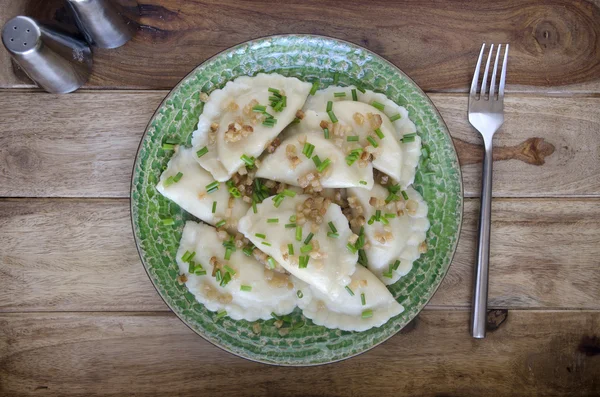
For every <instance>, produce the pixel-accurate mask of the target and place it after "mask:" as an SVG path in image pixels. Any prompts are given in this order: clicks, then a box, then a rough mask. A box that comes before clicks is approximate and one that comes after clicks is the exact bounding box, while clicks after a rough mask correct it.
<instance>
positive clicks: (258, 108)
mask: <svg viewBox="0 0 600 397" xmlns="http://www.w3.org/2000/svg"><path fill="white" fill-rule="evenodd" d="M266 110H267V107H266V106H263V105H254V107H252V111H253V112H256V113H262V112H264V111H266Z"/></svg>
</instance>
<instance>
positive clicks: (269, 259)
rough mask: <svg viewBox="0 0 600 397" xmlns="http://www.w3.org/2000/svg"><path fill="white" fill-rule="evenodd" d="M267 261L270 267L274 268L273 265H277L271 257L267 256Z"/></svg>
mask: <svg viewBox="0 0 600 397" xmlns="http://www.w3.org/2000/svg"><path fill="white" fill-rule="evenodd" d="M267 263H268V264H269V268H270V269H275V267H277V264H276V263H275V259H273V258H271V257H268V258H267Z"/></svg>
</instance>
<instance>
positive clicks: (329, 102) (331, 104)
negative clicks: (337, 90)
mask: <svg viewBox="0 0 600 397" xmlns="http://www.w3.org/2000/svg"><path fill="white" fill-rule="evenodd" d="M331 109H333V102H332V101H327V112H331Z"/></svg>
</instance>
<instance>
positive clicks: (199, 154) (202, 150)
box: [196, 146, 208, 157]
mask: <svg viewBox="0 0 600 397" xmlns="http://www.w3.org/2000/svg"><path fill="white" fill-rule="evenodd" d="M206 153H208V148H207V147H206V146H204V147H203V148H202V149H200V150H198V151H197V152H196V156H198V157H202V156H204V155H205V154H206Z"/></svg>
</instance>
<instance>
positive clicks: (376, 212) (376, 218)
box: [375, 210, 381, 221]
mask: <svg viewBox="0 0 600 397" xmlns="http://www.w3.org/2000/svg"><path fill="white" fill-rule="evenodd" d="M380 219H381V210H377V211H375V220H377V221H378V220H380Z"/></svg>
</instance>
